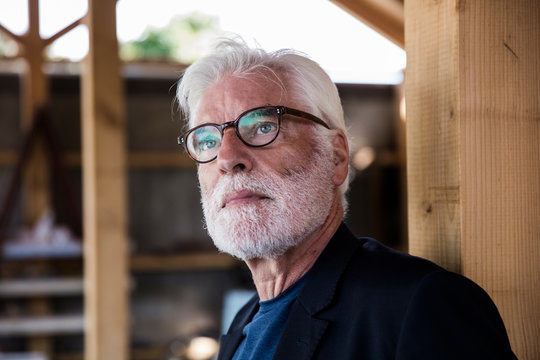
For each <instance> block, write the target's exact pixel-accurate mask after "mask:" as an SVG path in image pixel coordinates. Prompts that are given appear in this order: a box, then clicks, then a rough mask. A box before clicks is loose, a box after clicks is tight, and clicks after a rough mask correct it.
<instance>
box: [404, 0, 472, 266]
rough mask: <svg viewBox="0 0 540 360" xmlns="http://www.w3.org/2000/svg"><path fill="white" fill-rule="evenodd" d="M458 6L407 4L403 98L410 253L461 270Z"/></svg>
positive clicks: (446, 3) (440, 3)
mask: <svg viewBox="0 0 540 360" xmlns="http://www.w3.org/2000/svg"><path fill="white" fill-rule="evenodd" d="M455 6H456V3H455V1H443V2H439V3H437V4H433V5H431V6H428V5H427V3H426V1H418V0H417V1H411V2H408V3H406V4H405V14H406V16H407V26H406V28H405V35H406V48H405V49H406V51H407V71H406V79H405V98H406V102H407V173H408V177H407V183H408V194H409V198H408V214H409V251H410V252H411V253H414V254H418V255H420V256H424V257H427V258H429V259H432V260H434V261H435V262H437V263H439V264H441V265H442V266H444V267H446V268H448V269H450V270H453V271H456V272H460V271H461V256H460V254H461V236H460V232H461V218H460V203H459V195H460V188H459V185H460V183H459V179H460V178H459V153H458V130H459V127H458V122H457V120H456V117H457V116H459V113H458V111H459V110H458V90H459V88H458V86H459V83H458V82H457V79H458V73H457V72H458V68H457V66H458V23H457V21H456V19H455V18H454V17H455V13H454V12H453V11H452V10H453V9H455ZM409 19H410V20H409Z"/></svg>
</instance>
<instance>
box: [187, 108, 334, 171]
mask: <svg viewBox="0 0 540 360" xmlns="http://www.w3.org/2000/svg"><path fill="white" fill-rule="evenodd" d="M285 114H288V115H293V116H297V117H301V118H304V119H307V120H311V121H313V122H315V123H317V124H319V125H322V126H324V127H325V128H327V129H330V127H329V126H328V125H327V124H326V123H325V122H324V121H322V120H321V119H319V118H318V117H316V116H315V115H311V114H310V113H307V112H304V111H301V110H296V109H291V108H288V107H285V106H261V107H256V108H254V109H250V110H247V111H244V112H243V113H241V114H240V115H239V116H238V117H237V118H236V119H235V120H234V121H229V122H226V123H223V124H221V125H219V124H213V123H206V124H202V125H199V126H196V127H194V128H193V129H190V130H188V131H187V132H185V133H184V134H183V135H180V136H179V137H178V144H179V145H184V148H185V149H186V152H187V153H188V155H189V156H190V157H191V158H192V159H193V160H195V161H196V162H198V163H200V164H204V163H208V162H210V161H213V160H215V159H216V158H217V156H218V153H219V149H220V148H221V143H222V142H223V132H224V131H225V129H226V128H228V127H230V126H232V127H234V130H235V132H236V135H237V136H238V138H239V139H240V140H242V142H243V143H244V144H246V145H247V146H250V147H262V146H266V145H268V144H270V143H272V142H273V141H274V140H275V139H276V138H277V136H278V134H279V129H280V127H281V120H282V117H283V115H285Z"/></svg>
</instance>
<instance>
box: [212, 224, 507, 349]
mask: <svg viewBox="0 0 540 360" xmlns="http://www.w3.org/2000/svg"><path fill="white" fill-rule="evenodd" d="M258 300H259V299H258V297H257V296H255V297H253V298H252V299H251V300H250V301H249V302H248V303H247V304H246V305H245V306H244V307H243V308H242V309H241V310H240V311H239V312H238V314H237V315H236V318H235V319H234V321H233V323H232V325H231V327H230V329H229V331H228V333H227V334H226V335H224V336H222V339H221V349H220V353H219V357H218V359H219V360H226V359H232V356H233V355H234V352H235V350H236V348H237V347H238V345H239V343H240V341H241V340H242V329H243V328H244V326H245V325H246V324H248V323H249V322H250V321H251V319H252V317H253V316H254V315H255V313H256V312H257V310H258ZM274 359H294V360H304V359H305V360H307V359H325V360H334V359H335V360H341V359H366V360H371V359H372V360H383V359H394V360H409V359H410V360H419V359H452V360H456V359H459V360H463V359H475V360H478V359H490V360H494V359H516V357H515V355H514V354H513V353H512V350H511V348H510V344H509V341H508V337H507V334H506V330H505V328H504V324H503V322H502V320H501V318H500V316H499V313H498V311H497V308H496V307H495V305H494V304H493V302H492V301H491V299H490V298H489V296H488V295H487V294H486V293H485V292H484V290H482V289H481V288H480V287H479V286H477V285H476V284H474V283H473V282H472V281H470V280H468V279H466V278H465V277H463V276H460V275H457V274H454V273H451V272H448V271H446V270H444V269H442V268H440V267H439V266H437V265H435V264H433V263H432V262H429V261H427V260H424V259H420V258H417V257H413V256H410V255H406V254H402V253H400V252H397V251H394V250H391V249H389V248H387V247H385V246H383V245H381V244H380V243H378V242H377V241H375V240H373V239H369V238H361V239H357V238H355V237H354V236H353V235H352V234H351V233H350V231H349V230H348V228H347V227H346V226H345V225H341V226H340V228H339V229H338V231H337V232H336V234H335V235H334V236H333V238H332V240H331V241H330V243H329V244H328V246H327V247H326V249H325V250H324V251H323V253H322V254H321V256H320V257H319V259H318V260H317V262H316V263H315V265H314V266H313V268H312V269H311V270H310V272H309V273H308V275H307V278H306V283H305V284H304V288H303V289H302V291H301V292H300V294H299V295H298V298H297V300H296V302H295V303H294V304H293V307H292V310H291V314H290V316H289V319H288V320H287V323H286V325H285V330H284V331H283V334H282V336H281V339H280V342H279V344H278V347H277V349H276V352H275V355H274ZM254 360H255V359H254Z"/></svg>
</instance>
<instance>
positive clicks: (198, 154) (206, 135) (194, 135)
mask: <svg viewBox="0 0 540 360" xmlns="http://www.w3.org/2000/svg"><path fill="white" fill-rule="evenodd" d="M186 145H187V148H188V151H189V153H190V154H191V156H193V157H194V158H195V159H196V160H197V161H203V162H204V161H208V160H211V159H213V158H214V157H216V156H217V154H218V152H219V148H220V147H221V132H220V131H219V129H218V128H217V127H215V126H212V125H207V126H202V127H200V128H198V129H195V130H193V131H192V132H191V133H189V135H188V136H187V139H186Z"/></svg>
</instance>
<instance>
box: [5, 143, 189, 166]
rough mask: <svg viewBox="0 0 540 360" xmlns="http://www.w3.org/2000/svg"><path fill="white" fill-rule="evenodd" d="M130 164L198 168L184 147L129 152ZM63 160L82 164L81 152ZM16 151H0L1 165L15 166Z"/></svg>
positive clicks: (66, 156) (73, 153)
mask: <svg viewBox="0 0 540 360" xmlns="http://www.w3.org/2000/svg"><path fill="white" fill-rule="evenodd" d="M127 160H128V166H129V167H138V168H179V169H185V168H193V169H195V168H196V165H195V162H194V161H193V160H191V159H190V158H189V156H187V155H186V154H184V152H183V151H182V149H180V148H179V149H178V151H139V152H131V153H129V154H128V159H127ZM63 162H64V164H66V166H68V167H80V166H81V154H80V153H78V152H68V153H66V154H64V156H63ZM16 163H17V152H16V151H5V150H4V151H0V166H15V164H16Z"/></svg>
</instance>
